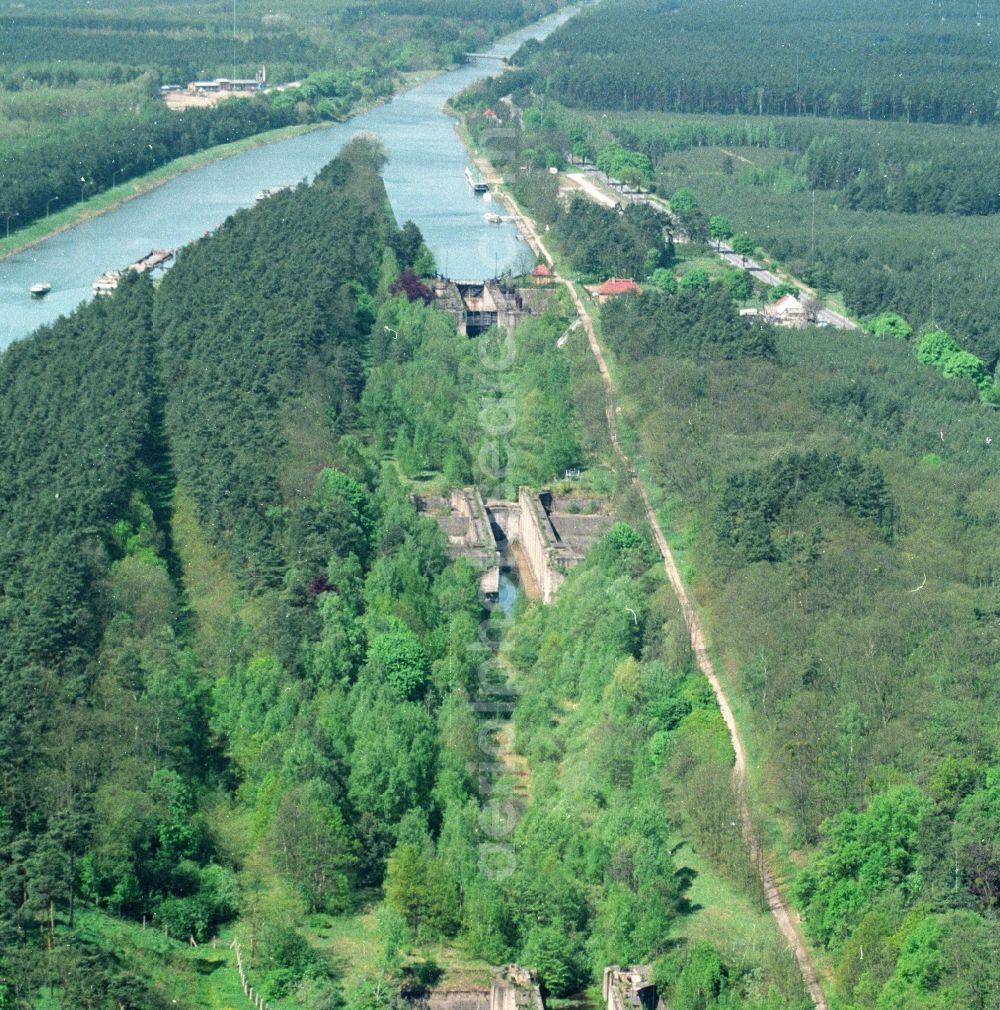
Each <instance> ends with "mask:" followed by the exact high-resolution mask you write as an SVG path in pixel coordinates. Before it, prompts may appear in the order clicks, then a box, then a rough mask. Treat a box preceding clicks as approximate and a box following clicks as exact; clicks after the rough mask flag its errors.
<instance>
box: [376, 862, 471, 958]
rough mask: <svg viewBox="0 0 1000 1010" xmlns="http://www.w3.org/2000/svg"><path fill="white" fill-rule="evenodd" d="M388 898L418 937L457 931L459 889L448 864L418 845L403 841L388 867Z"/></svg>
mask: <svg viewBox="0 0 1000 1010" xmlns="http://www.w3.org/2000/svg"><path fill="white" fill-rule="evenodd" d="M385 899H386V902H387V903H388V905H389V908H390V909H392V910H393V911H395V912H396V913H398V914H399V915H400V916H402V918H403V920H404V921H405V922H406V924H407V926H409V927H410V929H412V930H413V931H414V933H415V934H416V936H417V937H418V938H420V937H423V938H431V937H441V936H452V935H454V933H455V931H456V929H457V928H458V924H459V902H458V889H457V887H456V886H455V881H454V878H453V877H452V876H451V874H450V872H449V870H448V868H447V867H446V866H445V864H444V863H443V862H442V861H441V860H439V859H437V858H436V857H435V856H433V855H429V854H428V853H426V852H422V851H421V850H420V849H419V848H418V847H417V846H416V845H414V844H412V843H410V842H405V843H401V844H400V845H398V846H397V847H396V849H395V850H394V851H393V853H392V855H391V856H390V857H389V862H388V863H387V864H386V870H385Z"/></svg>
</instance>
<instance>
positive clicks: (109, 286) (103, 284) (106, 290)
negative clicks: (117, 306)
mask: <svg viewBox="0 0 1000 1010" xmlns="http://www.w3.org/2000/svg"><path fill="white" fill-rule="evenodd" d="M121 279H122V271H121V270H109V271H108V272H107V273H104V274H101V276H100V277H98V278H97V280H96V281H94V283H93V284H91V285H90V286H91V288H93V290H94V294H95V295H110V294H111V293H112V292H113V291H115V290H116V289H117V288H118V282H119V281H120V280H121Z"/></svg>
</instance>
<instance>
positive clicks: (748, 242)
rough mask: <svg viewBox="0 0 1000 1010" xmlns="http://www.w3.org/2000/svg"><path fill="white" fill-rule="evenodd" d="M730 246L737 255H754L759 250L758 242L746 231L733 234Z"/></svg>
mask: <svg viewBox="0 0 1000 1010" xmlns="http://www.w3.org/2000/svg"><path fill="white" fill-rule="evenodd" d="M730 247H731V248H732V250H733V252H734V253H736V255H737V256H744V257H746V256H753V254H754V253H755V252H756V251H757V243H756V242H754V240H753V239H752V238H751V237H750V236H749V235H748V234H747V233H746V232H745V231H741V232H740V233H739V234H738V235H734V236H733V240H732V242H730Z"/></svg>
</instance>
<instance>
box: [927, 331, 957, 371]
mask: <svg viewBox="0 0 1000 1010" xmlns="http://www.w3.org/2000/svg"><path fill="white" fill-rule="evenodd" d="M960 349H961V348H959V346H958V344H957V343H956V342H955V338H954V337H952V336H949V334H947V333H945V332H944V330H931V331H930V332H929V333H925V334H924V335H923V336H922V337H921V338H920V342H919V343H918V344H917V361H919V362H920V363H921V364H922V365H937V366H938V367H941V366H943V363H944V361H945V360H947V359H948V358H950V357H951V356H952V355H953V354H956V353H957V352H958V351H959V350H960Z"/></svg>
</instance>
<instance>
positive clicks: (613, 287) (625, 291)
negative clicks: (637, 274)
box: [594, 277, 642, 305]
mask: <svg viewBox="0 0 1000 1010" xmlns="http://www.w3.org/2000/svg"><path fill="white" fill-rule="evenodd" d="M594 294H595V295H596V296H597V301H598V303H599V304H601V305H603V304H604V303H605V302H606V301H607V300H608V299H609V298H617V297H618V296H620V295H641V294H642V288H641V287H639V285H638V284H636V282H635V281H634V280H632V278H631V277H609V278H608V280H606V281H605V282H604V283H603V284H602V285H600V287H598V288H595V289H594Z"/></svg>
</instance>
